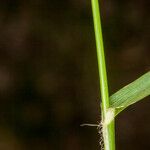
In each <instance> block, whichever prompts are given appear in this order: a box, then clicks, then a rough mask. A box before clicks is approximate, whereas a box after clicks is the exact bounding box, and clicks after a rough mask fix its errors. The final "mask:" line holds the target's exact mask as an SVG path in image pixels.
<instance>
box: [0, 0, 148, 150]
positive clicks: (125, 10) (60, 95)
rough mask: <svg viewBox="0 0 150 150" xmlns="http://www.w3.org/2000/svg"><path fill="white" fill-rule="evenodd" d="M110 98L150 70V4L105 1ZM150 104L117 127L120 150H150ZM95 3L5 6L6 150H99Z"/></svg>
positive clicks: (0, 35)
mask: <svg viewBox="0 0 150 150" xmlns="http://www.w3.org/2000/svg"><path fill="white" fill-rule="evenodd" d="M100 4H101V11H102V24H103V36H104V43H105V50H106V60H107V69H108V81H109V90H110V94H113V93H114V92H115V91H116V90H118V89H120V88H121V87H123V86H125V85H126V84H128V83H130V82H131V81H133V80H135V79H136V78H138V77H139V76H140V75H142V74H144V73H145V72H147V71H148V70H149V69H150V59H149V58H150V50H149V48H150V42H149V35H150V30H149V26H150V19H149V1H148V0H130V1H125V0H122V1H121V0H106V1H101V3H100ZM149 100H150V98H149V97H148V98H146V99H145V100H144V101H142V102H139V103H138V104H136V105H134V106H131V107H130V108H129V109H128V110H126V111H124V113H122V114H121V115H120V116H119V117H118V118H117V120H116V145H117V149H118V150H148V149H150V142H149V139H150V102H149ZM99 105H100V95H99V78H98V69H97V57H96V49H95V38H94V29H93V20H92V13H91V2H90V0H88V1H87V0H59V1H56V0H55V1H54V0H1V1H0V150H98V149H100V146H99V135H98V133H97V129H96V128H94V127H80V124H82V123H97V122H98V121H100V108H99Z"/></svg>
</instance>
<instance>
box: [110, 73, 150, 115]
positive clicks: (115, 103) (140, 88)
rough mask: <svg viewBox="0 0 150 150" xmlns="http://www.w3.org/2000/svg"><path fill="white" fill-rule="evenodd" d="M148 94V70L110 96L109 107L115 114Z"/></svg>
mask: <svg viewBox="0 0 150 150" xmlns="http://www.w3.org/2000/svg"><path fill="white" fill-rule="evenodd" d="M149 95H150V71H149V72H147V73H146V74H144V75H142V76H141V77H140V78H138V79H137V80H135V81H134V82H132V83H130V84H128V85H127V86H125V87H123V88H122V89H120V90H119V91H117V92H116V93H115V94H113V95H112V96H110V107H111V108H115V110H116V112H115V115H117V114H119V113H120V112H121V111H122V110H124V109H125V108H127V107H128V106H130V105H132V104H134V103H136V102H138V101H140V100H141V99H143V98H144V97H146V96H149Z"/></svg>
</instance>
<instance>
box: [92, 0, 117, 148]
mask: <svg viewBox="0 0 150 150" xmlns="http://www.w3.org/2000/svg"><path fill="white" fill-rule="evenodd" d="M91 2H92V11H93V20H94V29H95V38H96V47H97V59H98V69H99V77H100V89H101V91H100V92H101V98H102V109H101V111H102V112H101V114H103V116H102V118H103V120H105V119H106V114H107V110H108V108H109V93H108V85H107V74H106V64H105V55H104V46H103V36H102V28H101V19H100V10H99V3H98V0H91ZM103 138H104V149H105V150H115V133H114V120H113V121H112V122H111V123H110V124H109V125H106V126H105V125H103Z"/></svg>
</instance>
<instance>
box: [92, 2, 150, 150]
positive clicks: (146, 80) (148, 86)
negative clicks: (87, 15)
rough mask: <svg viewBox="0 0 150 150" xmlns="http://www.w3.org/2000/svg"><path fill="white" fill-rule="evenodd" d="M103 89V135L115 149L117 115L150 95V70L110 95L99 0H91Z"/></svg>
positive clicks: (107, 149)
mask: <svg viewBox="0 0 150 150" xmlns="http://www.w3.org/2000/svg"><path fill="white" fill-rule="evenodd" d="M91 2H92V11H93V20H94V29H95V39H96V47H97V59H98V69H99V78H100V89H101V91H100V92H101V98H102V104H101V118H102V123H101V124H102V135H103V140H104V149H105V150H115V129H114V120H115V117H116V116H117V115H118V114H119V113H120V112H121V111H122V110H124V109H126V108H127V107H128V106H130V105H131V104H133V103H136V102H137V101H139V100H141V99H142V98H144V97H146V96H148V95H150V72H148V73H146V74H145V75H143V76H142V77H140V78H139V79H137V80H135V81H134V82H133V83H130V84H129V85H127V86H125V87H124V88H122V89H121V90H119V91H118V92H116V93H115V94H113V95H112V96H110V97H109V92H108V85H107V73H106V64H105V55H104V46H103V37H102V28H101V20H100V11H99V3H98V0H91Z"/></svg>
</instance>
